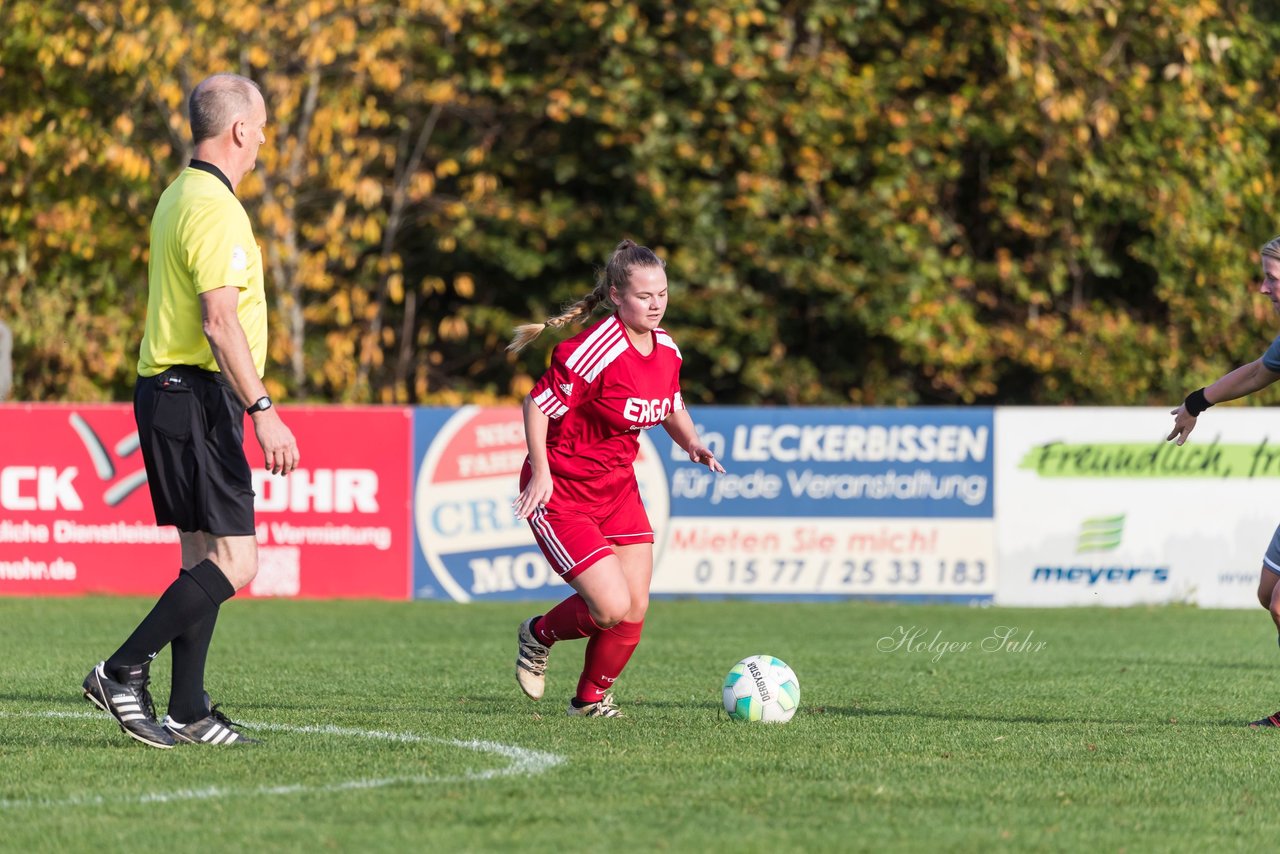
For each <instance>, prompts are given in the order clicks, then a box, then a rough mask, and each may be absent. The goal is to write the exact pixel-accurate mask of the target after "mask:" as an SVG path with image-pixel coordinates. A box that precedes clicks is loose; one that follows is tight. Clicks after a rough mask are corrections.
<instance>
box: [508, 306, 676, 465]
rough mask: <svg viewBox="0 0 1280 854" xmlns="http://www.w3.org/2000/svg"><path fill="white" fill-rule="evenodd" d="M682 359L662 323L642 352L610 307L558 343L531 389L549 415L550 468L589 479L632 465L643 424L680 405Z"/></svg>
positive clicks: (658, 421) (654, 422)
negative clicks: (647, 350) (605, 313)
mask: <svg viewBox="0 0 1280 854" xmlns="http://www.w3.org/2000/svg"><path fill="white" fill-rule="evenodd" d="M680 362H681V357H680V349H679V348H678V347H676V343H675V342H674V341H672V340H671V336H670V335H668V334H667V333H666V332H664V331H663V330H661V329H657V330H654V332H653V352H651V353H650V354H649V355H647V356H643V355H641V354H640V352H639V351H638V350H636V348H635V347H634V346H633V345H632V344H631V341H630V339H628V338H627V332H626V329H624V328H623V326H622V321H620V320H618V318H617V316H616V315H613V314H610V315H609V316H608V317H606V318H604V319H603V320H601V321H600V322H599V323H596V324H595V325H593V326H589V327H587V328H586V329H584V330H583V331H582V332H580V333H578V334H577V335H575V336H573V337H572V338H570V339H568V340H567V341H562V342H560V343H559V344H557V345H556V348H555V350H554V351H553V352H552V354H551V367H550V368H548V369H547V372H546V373H545V374H543V375H542V378H541V379H540V380H538V382H537V383H535V384H534V386H533V390H532V391H531V392H529V395H530V396H531V397H532V398H533V402H534V404H536V405H537V407H538V408H539V409H541V410H542V412H543V413H544V414H545V415H546V416H547V417H548V418H550V419H551V424H550V425H549V427H548V429H547V462H548V463H549V464H550V467H551V473H552V474H553V475H556V476H559V477H567V478H571V479H573V480H588V479H591V478H595V477H600V476H601V475H604V474H608V473H609V472H614V471H617V470H618V469H620V468H622V467H624V466H630V465H631V463H632V462H633V461H634V460H635V458H636V453H637V452H638V451H639V449H640V439H639V434H640V431H641V430H648V429H649V428H650V427H653V426H655V425H657V424H661V423H662V421H663V420H664V419H665V418H666V417H667V416H668V415H670V414H671V413H672V412H674V411H675V410H677V409H684V401H683V400H681V399H680Z"/></svg>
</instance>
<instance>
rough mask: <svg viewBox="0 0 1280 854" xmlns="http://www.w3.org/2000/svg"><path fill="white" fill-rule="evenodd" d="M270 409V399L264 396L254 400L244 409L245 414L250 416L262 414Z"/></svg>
mask: <svg viewBox="0 0 1280 854" xmlns="http://www.w3.org/2000/svg"><path fill="white" fill-rule="evenodd" d="M270 408H271V398H269V397H267V396H266V395H265V394H264V395H263V396H262V397H260V398H258V399H257V400H255V401H254V402H253V403H252V404H250V405H249V406H248V407H247V408H246V409H245V414H246V415H252V414H253V413H255V412H263V411H265V410H267V409H270Z"/></svg>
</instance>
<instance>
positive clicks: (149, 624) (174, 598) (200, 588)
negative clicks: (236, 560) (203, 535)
mask: <svg viewBox="0 0 1280 854" xmlns="http://www.w3.org/2000/svg"><path fill="white" fill-rule="evenodd" d="M235 592H236V589H235V587H234V586H232V584H231V582H230V581H228V580H227V577H226V576H225V575H223V574H222V570H220V569H218V565H217V564H216V563H214V562H213V561H211V560H204V561H201V562H200V563H198V564H196V565H195V566H193V567H191V569H189V570H188V569H184V570H182V572H180V573H178V577H177V579H176V580H175V581H174V582H173V583H172V584H170V585H169V587H168V589H166V590H165V591H164V593H163V594H161V596H160V599H159V601H157V602H156V604H155V607H153V608H152V609H151V613H150V614H147V616H146V617H145V618H144V619H143V620H142V622H141V623H139V624H138V627H137V628H136V629H134V630H133V634H131V635H129V639H128V640H127V641H125V642H124V644H123V645H122V646H121V647H120V648H119V649H118V650H116V651H115V654H113V655H112V656H111V657H110V658H108V659H107V667H108V668H116V667H124V666H126V665H130V664H141V663H142V662H144V661H150V660H151V659H153V658H155V657H156V655H157V654H158V653H159V652H160V650H162V649H164V647H165V644H167V643H169V642H170V641H172V640H173V639H174V638H176V637H177V636H178V635H180V634H182V633H183V632H185V631H187V630H188V629H190V628H191V627H193V626H195V625H196V624H197V623H200V622H202V621H204V620H205V619H206V618H207V617H209V616H210V615H212V614H215V613H217V611H218V606H219V605H221V604H222V603H223V602H225V601H227V600H228V599H230V598H231V597H232V596H234V595H235Z"/></svg>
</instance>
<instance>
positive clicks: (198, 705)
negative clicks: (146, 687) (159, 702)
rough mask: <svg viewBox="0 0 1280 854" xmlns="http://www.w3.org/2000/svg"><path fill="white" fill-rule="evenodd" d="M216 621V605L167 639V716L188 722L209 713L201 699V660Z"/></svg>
mask: <svg viewBox="0 0 1280 854" xmlns="http://www.w3.org/2000/svg"><path fill="white" fill-rule="evenodd" d="M217 623H218V609H217V608H215V609H214V610H213V613H212V614H210V615H209V616H207V617H205V618H204V619H203V620H201V621H200V622H198V623H196V624H195V625H194V626H192V627H191V628H189V629H187V630H186V631H185V632H183V633H182V634H180V635H178V636H177V637H176V638H174V639H173V641H172V642H171V643H170V645H169V648H170V650H171V651H172V653H173V682H172V689H171V690H170V691H169V716H170V717H171V718H173V719H174V720H175V721H178V722H179V723H183V724H189V723H191V722H192V721H198V720H200V719H201V718H203V717H205V716H206V715H208V714H209V710H208V708H206V707H205V702H204V663H205V660H206V659H207V658H208V657H209V642H210V641H212V640H213V629H214V626H216V625H217Z"/></svg>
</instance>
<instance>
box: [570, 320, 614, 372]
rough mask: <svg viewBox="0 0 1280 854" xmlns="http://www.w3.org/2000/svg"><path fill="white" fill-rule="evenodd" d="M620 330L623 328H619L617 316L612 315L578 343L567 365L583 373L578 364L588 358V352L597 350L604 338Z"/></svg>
mask: <svg viewBox="0 0 1280 854" xmlns="http://www.w3.org/2000/svg"><path fill="white" fill-rule="evenodd" d="M620 331H621V330H620V329H618V324H617V318H616V317H610V318H609V319H608V320H606V321H605V322H604V323H602V324H600V326H598V327H597V328H596V331H595V332H592V333H591V334H590V335H588V336H587V339H586V340H585V341H583V342H582V343H581V344H579V345H578V348H577V349H576V350H574V351H573V355H572V356H570V357H569V358H568V359H567V360H566V361H565V363H564V365H565V367H566V368H568V369H569V370H571V371H574V372H575V373H581V371H580V370H579V367H578V366H579V364H580V363H581V362H582V361H584V360H585V359H586V358H587V356H588V354H590V353H592V352H595V351H597V348H598V346H599V344H600V342H601V341H602V340H603V339H605V338H607V337H609V336H611V335H615V334H617V333H619V332H620Z"/></svg>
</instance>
